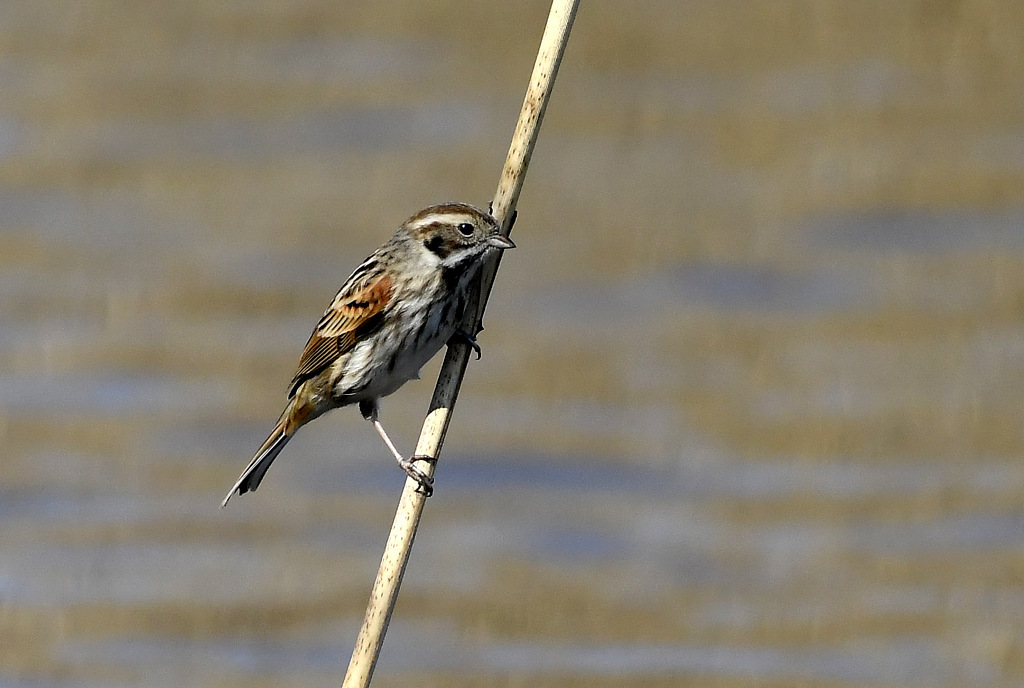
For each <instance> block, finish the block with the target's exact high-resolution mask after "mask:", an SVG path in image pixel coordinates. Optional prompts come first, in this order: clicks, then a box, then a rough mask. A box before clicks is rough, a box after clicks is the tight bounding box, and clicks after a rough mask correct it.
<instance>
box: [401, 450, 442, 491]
mask: <svg viewBox="0 0 1024 688" xmlns="http://www.w3.org/2000/svg"><path fill="white" fill-rule="evenodd" d="M417 461H426V462H427V463H434V458H433V457H432V456H427V455H425V454H414V455H413V456H411V457H410V458H408V459H402V460H401V461H399V462H398V465H399V466H401V467H402V470H403V471H405V474H406V475H408V476H409V477H410V478H412V479H413V480H415V481H416V482H418V483H419V485H420V486H419V491H420V492H422V493H423V496H424V497H429V496H430V495H432V494H434V478H433V477H431V476H429V475H427V474H426V473H424V472H423V471H421V470H420V469H418V468H416V465H415V463H416V462H417Z"/></svg>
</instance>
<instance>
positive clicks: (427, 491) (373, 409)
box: [359, 401, 434, 497]
mask: <svg viewBox="0 0 1024 688" xmlns="http://www.w3.org/2000/svg"><path fill="white" fill-rule="evenodd" d="M377 410H378V409H377V403H376V402H372V401H371V402H368V401H361V402H359V411H360V412H361V413H362V414H363V417H364V418H366V420H368V421H370V422H371V423H373V427H374V428H375V429H376V430H377V434H378V435H380V438H381V439H382V440H384V444H385V445H387V448H388V449H390V450H391V453H392V454H393V455H394V457H395V461H397V462H398V465H399V466H401V467H402V470H403V471H405V473H406V475H408V476H409V477H410V478H412V479H413V480H415V481H416V482H418V483H419V484H420V489H421V490H423V495H424V496H425V497H429V496H430V495H432V494H434V479H433V478H432V477H430V476H429V475H427V474H426V473H424V472H423V471H421V470H420V469H418V468H416V466H415V461H416V460H417V459H422V460H424V461H433V459H431V458H430V457H429V456H418V455H414V456H413V457H412V458H409V459H407V458H405V457H404V456H402V455H401V454H400V453H399V452H398V449H396V448H395V443H394V442H392V441H391V438H390V437H388V433H387V432H385V430H384V426H383V425H381V423H380V419H379V418H378V417H377Z"/></svg>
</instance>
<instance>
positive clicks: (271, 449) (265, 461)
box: [220, 413, 298, 509]
mask: <svg viewBox="0 0 1024 688" xmlns="http://www.w3.org/2000/svg"><path fill="white" fill-rule="evenodd" d="M287 422H288V414H287V413H285V414H284V415H283V416H282V417H281V420H280V421H278V423H277V427H275V428H274V431H273V432H271V433H270V437H268V438H267V441H266V442H264V443H263V446H262V447H260V448H259V450H258V451H257V452H256V455H255V456H254V457H252V461H250V462H249V465H248V466H246V467H245V470H244V471H242V475H241V476H240V477H239V478H238V482H236V483H235V486H234V487H232V488H231V491H230V492H228V495H227V497H225V498H224V501H223V502H221V504H220V506H221V508H222V509H223V508H224V507H225V506H227V504H228V500H229V499H231V497H233V496H234V495H235V493H236V492H237V493H238V494H240V495H241V494H245V493H246V492H251V491H252V490H255V489H256V488H257V487H259V485H260V481H261V480H263V475H264V474H265V473H266V472H267V469H268V468H270V464H272V463H273V462H274V459H276V458H277V455H278V454H280V453H281V450H282V449H284V445H286V444H288V440H290V439H291V438H292V435H291V434H289V433H288V432H286V423H287ZM296 429H298V428H296ZM294 432H295V431H294V430H293V431H292V434H294Z"/></svg>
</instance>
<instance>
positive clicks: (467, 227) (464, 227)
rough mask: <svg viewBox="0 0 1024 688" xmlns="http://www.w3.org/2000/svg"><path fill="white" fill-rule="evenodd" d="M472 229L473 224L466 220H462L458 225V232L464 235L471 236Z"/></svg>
mask: <svg viewBox="0 0 1024 688" xmlns="http://www.w3.org/2000/svg"><path fill="white" fill-rule="evenodd" d="M473 229H474V228H473V225H471V224H470V223H468V222H462V223H460V224H459V226H458V230H459V234H461V235H462V236H465V237H468V236H473Z"/></svg>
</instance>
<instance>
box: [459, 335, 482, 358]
mask: <svg viewBox="0 0 1024 688" xmlns="http://www.w3.org/2000/svg"><path fill="white" fill-rule="evenodd" d="M452 339H458V340H460V341H462V342H464V343H465V344H466V346H468V347H469V348H470V349H472V350H473V352H474V353H475V354H476V360H478V361H479V360H480V357H481V356H483V353H482V352H481V350H480V345H479V344H477V342H476V337H474V336H473V335H471V334H470V333H469V332H466V331H465V330H463V329H461V328H459V329H458V330H455V334H454V335H453V336H452Z"/></svg>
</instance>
